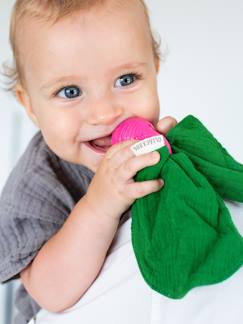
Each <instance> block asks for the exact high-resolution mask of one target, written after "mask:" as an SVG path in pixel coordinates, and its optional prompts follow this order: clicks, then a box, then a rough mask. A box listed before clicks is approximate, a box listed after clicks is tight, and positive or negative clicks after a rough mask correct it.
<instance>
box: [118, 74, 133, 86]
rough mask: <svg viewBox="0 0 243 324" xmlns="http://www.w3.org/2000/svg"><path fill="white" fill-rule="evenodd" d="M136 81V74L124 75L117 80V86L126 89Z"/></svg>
mask: <svg viewBox="0 0 243 324" xmlns="http://www.w3.org/2000/svg"><path fill="white" fill-rule="evenodd" d="M136 79H137V76H136V74H134V73H130V74H124V75H122V76H120V77H119V78H118V79H117V80H116V82H115V86H116V87H126V86H129V85H130V84H132V83H133V82H134V81H136Z"/></svg>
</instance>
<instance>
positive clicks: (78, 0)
mask: <svg viewBox="0 0 243 324" xmlns="http://www.w3.org/2000/svg"><path fill="white" fill-rule="evenodd" d="M105 1H107V0H16V2H15V5H14V7H13V10H12V15H11V21H10V34H9V40H10V45H11V48H12V54H13V64H12V65H11V66H10V65H9V64H6V63H4V64H3V71H4V72H3V74H4V76H5V77H6V79H7V81H6V85H7V87H6V89H7V90H8V91H12V92H13V93H14V94H15V90H16V85H17V84H23V75H22V69H21V64H20V59H19V57H20V55H19V47H18V41H17V36H18V29H19V26H20V23H21V22H22V20H23V18H25V17H32V18H36V19H40V20H48V21H51V22H53V23H55V22H57V21H58V20H59V19H61V18H63V17H65V16H68V15H71V14H73V13H74V12H76V11H78V10H81V9H84V10H87V9H90V8H91V7H94V6H96V5H102V3H104V2H105ZM138 1H139V2H140V3H141V5H142V6H143V9H144V14H145V18H146V22H147V25H148V31H149V34H150V36H151V43H152V50H153V54H154V58H155V62H157V64H158V65H159V62H160V60H161V53H160V40H157V39H156V37H155V35H154V34H153V32H152V30H151V24H150V19H149V13H148V8H147V6H146V4H145V2H144V0H138Z"/></svg>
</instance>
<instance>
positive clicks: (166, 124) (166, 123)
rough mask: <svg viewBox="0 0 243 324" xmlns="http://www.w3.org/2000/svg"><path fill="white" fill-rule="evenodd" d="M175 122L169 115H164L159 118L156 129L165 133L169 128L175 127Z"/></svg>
mask: <svg viewBox="0 0 243 324" xmlns="http://www.w3.org/2000/svg"><path fill="white" fill-rule="evenodd" d="M176 124H177V120H176V119H175V118H173V117H171V116H166V117H164V118H162V119H160V120H159V122H158V123H157V126H156V129H157V130H158V131H159V132H160V133H162V134H165V135H166V134H167V133H168V132H169V130H170V129H171V128H173V127H175V126H176Z"/></svg>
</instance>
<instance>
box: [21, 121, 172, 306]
mask: <svg viewBox="0 0 243 324" xmlns="http://www.w3.org/2000/svg"><path fill="white" fill-rule="evenodd" d="M175 124H176V121H175V120H174V119H172V118H165V119H163V120H162V121H160V123H158V125H157V129H158V130H159V131H160V132H162V133H164V134H165V133H167V131H168V130H169V129H170V128H171V127H173V126H175ZM131 143H132V142H124V143H121V144H117V145H115V146H113V147H112V148H111V149H110V150H109V151H108V152H107V154H106V155H105V157H104V159H103V161H102V163H101V165H100V167H99V169H98V170H97V172H96V175H95V176H94V178H93V180H92V182H91V184H90V186H89V189H88V192H87V194H86V195H85V196H84V197H83V198H82V199H81V200H80V201H79V202H78V203H77V205H76V206H75V208H74V209H73V211H72V212H71V214H70V215H69V217H68V219H67V221H66V222H65V224H64V225H63V227H62V228H61V230H60V231H59V232H58V233H57V234H56V235H54V236H53V237H52V238H51V239H50V240H49V241H48V242H46V244H45V245H44V246H43V247H42V248H41V250H40V251H39V253H38V254H37V256H36V257H35V259H34V260H33V262H32V263H31V264H30V265H29V266H28V267H27V268H26V269H25V270H24V271H22V273H21V279H22V282H23V284H24V286H25V288H26V289H27V291H28V292H29V293H30V295H31V296H32V297H33V298H34V299H35V300H36V301H37V303H39V305H40V306H41V307H43V308H46V309H47V310H49V311H52V312H59V311H62V310H64V309H66V308H69V307H71V306H72V305H73V304H75V303H76V302H77V301H78V300H79V299H80V298H81V297H82V295H83V294H84V293H85V291H86V290H87V289H88V288H89V287H90V285H91V284H92V282H93V281H94V280H95V278H96V277H97V275H98V273H99V271H100V269H101V267H102V265H103V263H104V260H105V257H106V254H107V251H108V249H109V247H110V244H111V242H112V240H113V238H114V235H115V233H116V230H117V227H118V224H119V219H120V216H121V214H122V213H123V212H125V211H126V210H127V209H128V208H129V207H130V205H131V204H132V203H133V202H134V200H135V199H136V198H138V197H142V196H145V195H147V194H149V193H151V192H153V191H157V190H159V189H160V188H161V186H162V183H161V182H160V181H148V182H146V183H135V182H134V181H133V177H134V176H135V174H136V173H137V172H138V171H139V170H140V169H142V168H144V167H146V166H149V165H153V164H156V163H157V162H158V161H159V155H158V154H157V155H156V153H155V155H154V154H153V153H149V154H147V155H144V156H140V157H135V156H133V153H132V152H131V150H130V145H131Z"/></svg>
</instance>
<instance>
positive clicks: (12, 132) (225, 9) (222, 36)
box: [0, 0, 243, 324]
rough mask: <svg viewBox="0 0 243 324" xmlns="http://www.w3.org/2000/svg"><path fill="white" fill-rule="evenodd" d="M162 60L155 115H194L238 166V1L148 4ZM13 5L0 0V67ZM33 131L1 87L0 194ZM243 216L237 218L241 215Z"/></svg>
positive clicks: (241, 100)
mask: <svg viewBox="0 0 243 324" xmlns="http://www.w3.org/2000/svg"><path fill="white" fill-rule="evenodd" d="M146 2H147V4H148V7H149V9H150V15H151V20H152V26H153V29H154V31H155V34H157V35H160V37H161V45H162V46H161V49H162V52H164V53H166V59H165V61H164V63H162V65H161V70H160V75H159V94H160V101H161V116H165V115H172V116H174V117H175V118H177V119H178V121H179V120H180V119H182V118H183V117H185V116H186V115H188V114H193V115H195V116H197V117H198V118H199V119H201V120H202V122H203V123H205V125H206V126H207V127H208V128H209V129H210V130H211V131H212V132H213V133H214V135H215V136H216V138H217V139H218V140H219V141H220V142H221V143H222V144H223V145H224V146H225V147H226V148H227V149H228V151H229V152H230V153H231V154H232V155H233V156H234V157H235V158H236V159H237V160H239V161H242V162H243V144H242V138H243V64H242V57H243V2H242V0H197V1H193V0H184V1H181V0H147V1H146ZM13 3H14V1H13V0H0V64H2V63H3V62H5V61H8V62H11V52H10V48H9V43H8V28H9V17H10V12H11V8H12V5H13ZM35 132H36V128H35V127H34V126H33V125H32V123H31V122H30V121H29V120H28V118H27V116H26V115H25V114H24V110H23V108H21V106H20V105H18V103H17V102H16V100H15V99H14V98H13V97H12V95H11V94H9V93H6V92H4V91H3V90H2V89H0V148H1V149H0V191H1V190H2V188H3V186H4V183H5V181H6V179H7V177H8V175H9V173H10V171H11V169H12V168H13V166H14V165H15V163H16V161H17V159H18V158H19V156H20V155H21V154H22V152H23V151H24V149H25V147H26V145H27V143H28V142H29V140H30V138H31V137H32V136H33V134H34V133H35ZM242 216H243V215H242ZM17 286H18V282H15V283H8V284H5V285H0V323H3V324H11V323H12V318H13V312H14V307H13V294H14V290H15V289H16V287H17Z"/></svg>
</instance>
